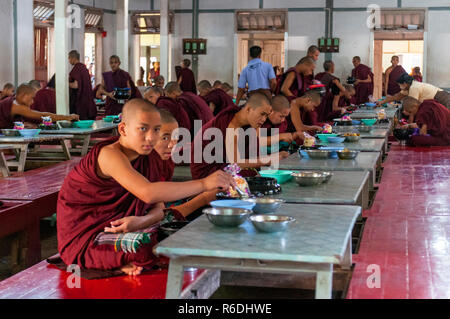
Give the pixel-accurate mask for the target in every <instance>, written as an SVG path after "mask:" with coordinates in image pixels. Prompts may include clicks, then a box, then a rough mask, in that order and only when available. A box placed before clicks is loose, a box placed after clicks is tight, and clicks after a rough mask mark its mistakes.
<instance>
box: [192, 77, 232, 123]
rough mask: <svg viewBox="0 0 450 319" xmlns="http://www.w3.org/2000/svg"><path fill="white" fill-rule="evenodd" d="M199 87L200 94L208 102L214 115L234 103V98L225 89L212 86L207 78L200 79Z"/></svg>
mask: <svg viewBox="0 0 450 319" xmlns="http://www.w3.org/2000/svg"><path fill="white" fill-rule="evenodd" d="M197 88H198V91H199V95H200V96H201V97H202V98H203V99H204V100H205V101H206V103H208V105H209V107H210V109H211V111H212V112H213V115H214V116H216V115H217V114H219V113H220V112H221V111H222V110H223V109H225V108H227V107H229V106H233V105H234V103H233V99H232V98H231V97H230V96H229V95H228V94H227V93H226V92H225V91H224V90H222V89H221V88H214V87H212V86H211V83H209V81H207V80H203V81H200V82H199V83H198V85H197Z"/></svg>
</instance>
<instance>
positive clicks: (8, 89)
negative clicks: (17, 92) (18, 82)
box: [0, 83, 14, 101]
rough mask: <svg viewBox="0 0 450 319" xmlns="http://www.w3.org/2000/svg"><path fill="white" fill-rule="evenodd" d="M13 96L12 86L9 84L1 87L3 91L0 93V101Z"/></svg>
mask: <svg viewBox="0 0 450 319" xmlns="http://www.w3.org/2000/svg"><path fill="white" fill-rule="evenodd" d="M13 95H14V85H12V84H11V83H6V84H5V85H4V86H3V90H2V91H1V92H0V101H1V100H4V99H7V98H9V97H11V96H13Z"/></svg>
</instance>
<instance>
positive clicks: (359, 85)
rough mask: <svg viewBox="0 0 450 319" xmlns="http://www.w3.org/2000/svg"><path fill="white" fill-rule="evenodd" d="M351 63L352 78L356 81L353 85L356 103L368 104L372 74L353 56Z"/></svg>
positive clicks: (371, 93) (357, 57) (371, 90)
mask: <svg viewBox="0 0 450 319" xmlns="http://www.w3.org/2000/svg"><path fill="white" fill-rule="evenodd" d="M352 63H353V66H354V67H355V68H354V69H353V70H352V77H354V78H355V79H356V82H355V83H354V86H355V90H356V95H355V98H356V103H357V104H363V103H366V102H369V96H371V95H373V73H372V71H371V69H370V68H369V67H368V66H367V65H364V64H362V63H361V58H360V57H359V56H355V57H354V58H353V60H352Z"/></svg>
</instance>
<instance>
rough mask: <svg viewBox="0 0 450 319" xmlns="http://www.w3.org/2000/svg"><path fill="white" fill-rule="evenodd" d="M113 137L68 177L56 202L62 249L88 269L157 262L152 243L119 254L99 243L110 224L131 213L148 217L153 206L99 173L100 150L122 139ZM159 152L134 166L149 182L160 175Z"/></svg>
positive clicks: (67, 260)
mask: <svg viewBox="0 0 450 319" xmlns="http://www.w3.org/2000/svg"><path fill="white" fill-rule="evenodd" d="M118 138H119V137H114V138H111V139H108V140H106V141H103V142H100V143H98V144H97V145H95V146H94V148H93V149H92V150H91V152H89V154H88V155H87V156H86V157H85V158H83V159H82V160H81V162H80V163H79V164H78V165H77V166H76V167H75V168H74V169H73V170H72V171H71V172H70V173H69V175H67V177H66V179H65V180H64V184H63V186H62V187H61V190H60V192H59V197H58V203H57V218H58V223H57V231H58V234H57V236H58V251H59V253H60V255H61V258H62V260H63V261H64V263H65V264H66V265H71V264H77V265H79V266H81V267H83V268H85V269H104V270H110V269H116V268H120V267H122V266H125V265H127V264H130V263H134V264H135V265H136V266H142V267H149V266H151V265H152V264H153V263H154V261H155V256H154V255H153V253H152V248H153V246H154V245H155V244H156V238H155V237H156V236H152V242H151V243H150V244H148V245H144V246H141V248H140V249H139V250H138V252H137V253H124V252H115V251H114V247H113V246H109V245H108V246H106V245H105V246H103V245H102V246H96V245H95V244H94V239H95V237H96V236H97V235H98V234H99V233H100V232H103V231H104V228H105V227H107V226H108V227H110V226H111V224H110V223H111V222H112V221H115V220H118V219H121V218H124V217H128V216H144V215H145V214H146V213H147V211H148V210H149V209H151V208H152V207H153V205H151V204H146V203H144V202H143V201H141V200H140V199H138V198H136V197H135V196H134V195H133V194H131V193H130V192H129V191H127V190H126V189H125V188H123V187H122V186H121V185H120V184H119V183H117V181H115V180H114V179H103V178H100V177H99V176H98V175H97V171H96V167H97V160H98V156H99V153H100V150H101V149H102V148H103V147H105V146H107V145H110V144H112V143H114V142H116V141H117V140H118ZM152 156H158V157H159V155H158V154H157V153H156V152H155V151H154V152H152V153H151V154H150V155H148V156H139V157H138V158H137V159H136V160H134V161H133V162H131V165H132V166H133V167H134V169H136V170H137V171H138V172H139V173H141V174H142V175H143V176H144V177H146V178H147V179H148V180H149V181H150V182H158V181H159V176H158V174H157V172H156V171H155V170H154V169H153V167H151V163H152Z"/></svg>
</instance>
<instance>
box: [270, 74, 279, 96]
mask: <svg viewBox="0 0 450 319" xmlns="http://www.w3.org/2000/svg"><path fill="white" fill-rule="evenodd" d="M276 89H277V79H276V78H275V79H270V91H271V92H272V93H275V90H276Z"/></svg>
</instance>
